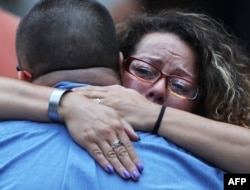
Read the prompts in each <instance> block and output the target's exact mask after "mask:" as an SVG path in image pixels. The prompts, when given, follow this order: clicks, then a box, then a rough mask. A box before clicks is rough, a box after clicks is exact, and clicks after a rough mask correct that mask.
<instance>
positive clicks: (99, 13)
mask: <svg viewBox="0 0 250 190" xmlns="http://www.w3.org/2000/svg"><path fill="white" fill-rule="evenodd" d="M16 51H17V57H18V62H19V66H18V67H19V69H20V70H26V71H28V72H29V73H30V74H31V75H32V78H31V80H34V79H36V78H38V77H40V76H41V75H44V74H47V73H50V72H54V71H61V70H74V69H83V68H92V67H106V68H111V69H112V70H114V71H116V72H117V73H118V68H119V64H118V63H119V50H118V45H117V39H116V34H115V28H114V24H113V20H112V18H111V16H110V14H109V12H108V11H107V9H105V8H104V6H102V5H101V4H99V3H98V2H96V1H93V0H41V1H39V2H38V3H37V4H36V5H35V6H34V7H33V8H32V9H31V10H30V11H29V13H28V14H27V15H26V16H24V18H23V19H22V20H21V22H20V24H19V27H18V30H17V38H16Z"/></svg>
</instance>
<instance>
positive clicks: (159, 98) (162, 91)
mask: <svg viewBox="0 0 250 190" xmlns="http://www.w3.org/2000/svg"><path fill="white" fill-rule="evenodd" d="M166 84H167V79H165V78H161V79H160V80H159V81H157V82H156V83H154V84H153V85H152V87H151V88H150V89H149V90H148V91H147V94H146V98H147V99H149V100H150V101H152V102H155V103H157V104H160V105H163V104H164V102H165V100H166V97H167V93H168V90H167V85H166Z"/></svg>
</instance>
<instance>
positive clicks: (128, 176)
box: [122, 170, 131, 179]
mask: <svg viewBox="0 0 250 190" xmlns="http://www.w3.org/2000/svg"><path fill="white" fill-rule="evenodd" d="M122 173H123V175H124V177H125V178H126V179H128V178H130V177H131V175H130V174H129V172H128V171H127V170H123V172H122Z"/></svg>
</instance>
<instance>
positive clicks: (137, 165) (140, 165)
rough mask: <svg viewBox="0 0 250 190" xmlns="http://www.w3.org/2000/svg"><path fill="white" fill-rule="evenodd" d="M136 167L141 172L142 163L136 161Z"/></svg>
mask: <svg viewBox="0 0 250 190" xmlns="http://www.w3.org/2000/svg"><path fill="white" fill-rule="evenodd" d="M136 167H137V169H138V170H139V171H140V172H142V171H143V170H144V167H143V165H142V163H141V162H137V163H136Z"/></svg>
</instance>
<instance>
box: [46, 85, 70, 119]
mask: <svg viewBox="0 0 250 190" xmlns="http://www.w3.org/2000/svg"><path fill="white" fill-rule="evenodd" d="M66 92H70V90H67V89H55V90H54V91H53V92H52V94H51V95H50V98H49V109H48V114H49V118H50V119H51V120H52V121H55V122H61V119H60V117H59V114H58V107H59V104H60V101H61V99H62V97H63V95H64V94H65V93H66Z"/></svg>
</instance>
